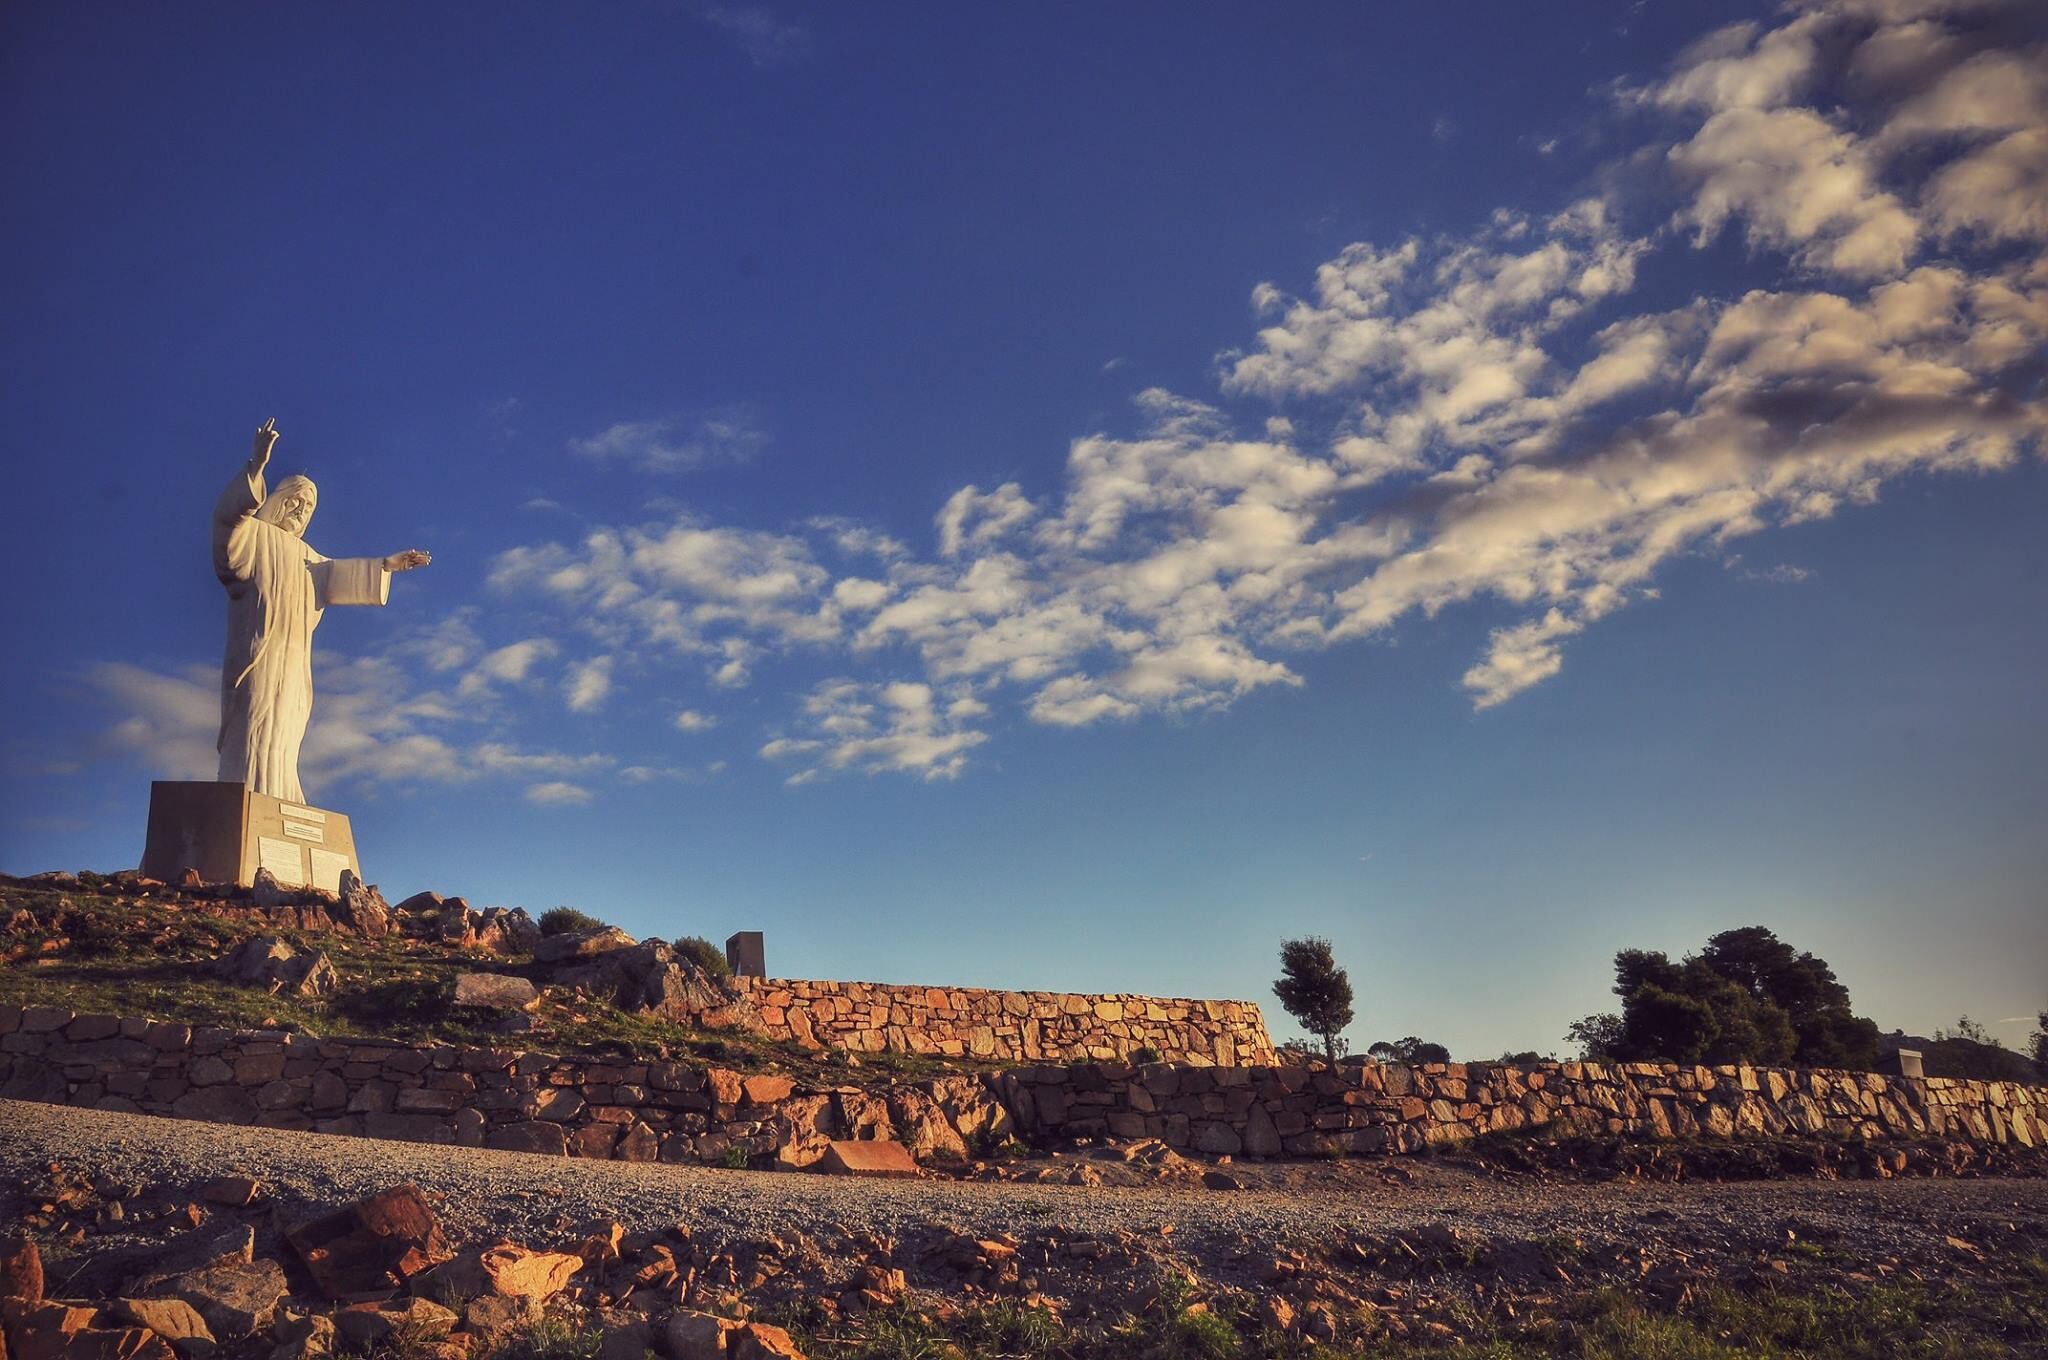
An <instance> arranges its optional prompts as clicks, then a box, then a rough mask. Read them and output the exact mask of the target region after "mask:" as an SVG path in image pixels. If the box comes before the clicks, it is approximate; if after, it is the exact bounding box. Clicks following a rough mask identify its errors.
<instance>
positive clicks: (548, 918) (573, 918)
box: [540, 907, 606, 935]
mask: <svg viewBox="0 0 2048 1360" xmlns="http://www.w3.org/2000/svg"><path fill="white" fill-rule="evenodd" d="M605 925H606V923H605V922H603V921H600V920H598V919H597V918H596V917H595V916H592V915H591V914H590V913H589V912H584V911H578V910H576V908H574V907H549V908H548V909H547V910H546V911H544V912H542V913H541V914H540V933H541V934H543V935H570V934H574V933H575V932H576V931H579V930H603V929H604V928H605Z"/></svg>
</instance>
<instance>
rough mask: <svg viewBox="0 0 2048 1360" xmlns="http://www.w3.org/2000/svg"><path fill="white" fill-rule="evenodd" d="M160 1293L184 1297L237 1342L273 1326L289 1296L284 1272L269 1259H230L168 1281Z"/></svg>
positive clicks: (217, 1332) (214, 1328)
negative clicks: (281, 1301) (279, 1309)
mask: <svg viewBox="0 0 2048 1360" xmlns="http://www.w3.org/2000/svg"><path fill="white" fill-rule="evenodd" d="M151 1292H152V1293H153V1294H156V1295H158V1296H169V1297H171V1298H177V1299H183V1300H184V1301H185V1302H187V1303H189V1304H191V1305H192V1307H193V1308H195V1309H197V1310H198V1312H199V1316H200V1317H202V1318H204V1319H205V1320H206V1326H207V1328H208V1330H209V1331H211V1332H212V1334H213V1335H214V1336H215V1337H217V1338H219V1339H220V1340H222V1341H237V1340H240V1339H241V1338H242V1337H245V1336H253V1335H254V1334H255V1333H257V1332H259V1331H261V1330H263V1329H264V1328H266V1327H268V1326H270V1324H271V1322H272V1321H273V1320H274V1319H275V1318H276V1316H277V1304H278V1300H280V1299H282V1298H283V1297H284V1295H285V1279H284V1271H283V1269H282V1268H281V1267H279V1265H278V1264H277V1262H275V1261H272V1260H269V1259H268V1258H260V1259H258V1260H255V1261H228V1262H224V1263H222V1264H220V1265H216V1266H208V1267H206V1268H205V1269H204V1270H194V1271H188V1272H187V1273H185V1274H183V1275H174V1276H172V1277H171V1278H170V1279H168V1280H165V1281H164V1282H163V1283H162V1284H161V1285H159V1286H157V1288H156V1289H155V1290H152V1291H151Z"/></svg>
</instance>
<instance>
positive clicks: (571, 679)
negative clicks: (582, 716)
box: [562, 656, 612, 713]
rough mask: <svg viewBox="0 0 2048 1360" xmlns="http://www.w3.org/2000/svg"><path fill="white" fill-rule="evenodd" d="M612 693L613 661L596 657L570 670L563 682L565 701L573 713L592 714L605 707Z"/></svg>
mask: <svg viewBox="0 0 2048 1360" xmlns="http://www.w3.org/2000/svg"><path fill="white" fill-rule="evenodd" d="M611 692H612V659H611V658H610V657H609V656H594V657H591V658H590V659H589V660H588V661H579V662H578V663H576V664H575V665H574V666H571V667H570V668H569V675H568V678H567V679H566V680H564V681H563V682H562V695H563V699H564V701H565V702H567V704H568V705H569V711H570V712H571V713H592V712H595V711H596V710H598V709H600V708H602V707H604V701H605V699H606V697H607V696H609V695H610V694H611Z"/></svg>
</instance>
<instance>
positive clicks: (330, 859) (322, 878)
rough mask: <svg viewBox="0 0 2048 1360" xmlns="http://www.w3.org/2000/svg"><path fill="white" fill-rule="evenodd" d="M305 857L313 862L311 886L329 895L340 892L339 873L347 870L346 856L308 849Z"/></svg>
mask: <svg viewBox="0 0 2048 1360" xmlns="http://www.w3.org/2000/svg"><path fill="white" fill-rule="evenodd" d="M306 855H307V858H309V859H311V860H312V861H313V878H312V883H313V886H314V887H316V888H325V889H327V891H329V892H331V893H338V892H340V891H341V871H342V870H344V869H346V868H348V856H347V855H337V854H335V853H334V852H333V851H332V850H313V849H308V850H307V851H306Z"/></svg>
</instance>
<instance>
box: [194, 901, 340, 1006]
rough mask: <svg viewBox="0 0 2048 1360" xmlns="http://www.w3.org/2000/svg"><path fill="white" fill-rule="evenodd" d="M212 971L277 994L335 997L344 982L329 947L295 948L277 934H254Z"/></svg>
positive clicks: (237, 982) (231, 979)
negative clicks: (329, 957)
mask: <svg viewBox="0 0 2048 1360" xmlns="http://www.w3.org/2000/svg"><path fill="white" fill-rule="evenodd" d="M258 872H259V874H260V873H261V872H262V871H260V870H259V871H258ZM209 971H211V972H212V973H213V975H214V976H215V977H218V978H221V979H223V980H225V981H228V982H232V983H234V984H235V985H236V986H240V987H261V988H262V989H263V990H265V991H267V992H269V993H270V994H271V995H273V996H308V997H319V996H331V995H332V994H333V993H334V989H335V988H336V987H337V986H339V985H340V981H341V979H340V975H339V974H337V973H336V972H335V971H334V965H333V963H331V962H330V961H329V960H328V958H327V953H326V951H325V950H320V949H312V950H303V951H302V950H298V949H294V948H293V947H292V946H291V944H290V942H289V941H287V940H284V939H282V938H281V937H279V936H276V935H254V936H251V937H250V938H248V939H246V940H244V941H242V942H241V943H240V944H238V945H236V946H235V947H234V948H233V949H232V950H230V951H229V952H228V953H227V954H225V955H223V956H222V957H221V958H219V959H218V960H216V961H215V962H214V964H213V966H212V968H211V969H210V970H209Z"/></svg>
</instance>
